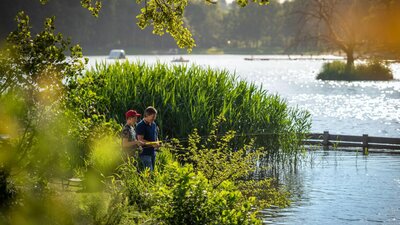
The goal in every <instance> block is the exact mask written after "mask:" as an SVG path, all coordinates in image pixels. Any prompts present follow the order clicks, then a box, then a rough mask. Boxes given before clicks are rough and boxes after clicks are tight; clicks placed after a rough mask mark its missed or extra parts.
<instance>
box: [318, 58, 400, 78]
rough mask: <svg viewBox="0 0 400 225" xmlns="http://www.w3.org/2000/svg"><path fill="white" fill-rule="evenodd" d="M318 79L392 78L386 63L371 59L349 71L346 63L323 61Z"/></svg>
mask: <svg viewBox="0 0 400 225" xmlns="http://www.w3.org/2000/svg"><path fill="white" fill-rule="evenodd" d="M317 79H320V80H347V81H353V80H392V79H393V73H392V71H391V69H390V68H389V67H388V65H387V64H385V63H383V62H381V61H377V60H372V61H369V62H368V63H367V64H359V65H356V66H354V67H353V68H352V69H351V71H350V72H347V71H346V63H344V62H341V61H334V62H330V63H325V64H324V65H323V67H322V71H321V72H320V73H319V74H318V76H317Z"/></svg>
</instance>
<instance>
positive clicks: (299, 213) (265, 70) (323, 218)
mask: <svg viewBox="0 0 400 225" xmlns="http://www.w3.org/2000/svg"><path fill="white" fill-rule="evenodd" d="M174 57H175V56H150V55H144V56H129V57H128V60H129V61H136V60H140V61H144V62H147V63H150V64H152V63H155V62H157V61H160V62H165V63H171V62H170V61H171V60H172V59H173V58H174ZM244 57H246V56H241V55H218V56H209V55H189V56H185V58H186V59H189V60H190V62H189V64H192V63H194V64H198V65H202V66H206V67H207V66H210V67H212V68H217V69H226V70H229V71H231V72H232V73H235V74H236V75H237V76H238V77H239V79H244V80H247V81H250V82H254V83H255V84H257V85H260V86H262V87H263V88H264V89H266V90H268V91H269V92H270V93H277V94H279V95H281V96H282V97H283V98H285V99H286V101H287V102H288V104H289V105H291V106H294V107H299V108H302V109H305V110H308V111H309V112H310V113H311V115H312V121H313V123H312V129H311V131H312V132H323V131H325V130H327V131H329V132H330V133H332V134H351V135H361V134H369V135H373V136H386V137H400V64H392V65H391V67H392V69H393V71H394V77H395V80H393V81H379V82H375V81H368V82H365V81H361V82H337V81H319V80H316V79H315V77H316V75H317V73H318V72H319V70H320V68H321V67H322V64H323V63H324V61H322V60H268V61H245V60H244ZM258 57H277V58H279V57H280V58H284V57H285V56H258ZM105 58H106V57H105V56H103V57H90V61H89V62H90V65H94V64H95V62H96V61H101V60H105ZM325 58H328V57H325ZM107 62H110V63H112V62H113V61H110V60H108V61H107ZM306 158H307V159H306V160H305V161H304V162H303V163H302V165H300V166H299V168H298V170H297V171H296V172H295V173H294V172H292V173H283V174H282V179H281V182H282V183H284V184H285V186H286V187H287V188H288V189H289V191H290V192H291V193H292V200H293V202H292V205H291V206H290V207H288V208H286V209H271V210H267V211H265V212H264V220H265V221H264V222H265V223H267V224H324V225H325V224H400V155H387V154H370V155H369V156H362V154H359V153H355V152H341V151H331V152H322V151H317V152H308V153H307V157H306Z"/></svg>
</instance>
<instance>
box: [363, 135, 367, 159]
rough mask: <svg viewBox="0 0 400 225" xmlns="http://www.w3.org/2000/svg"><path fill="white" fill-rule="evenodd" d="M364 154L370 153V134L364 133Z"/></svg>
mask: <svg viewBox="0 0 400 225" xmlns="http://www.w3.org/2000/svg"><path fill="white" fill-rule="evenodd" d="M362 148H363V154H364V155H368V134H363V147H362Z"/></svg>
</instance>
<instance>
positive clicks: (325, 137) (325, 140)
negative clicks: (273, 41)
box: [322, 131, 329, 150]
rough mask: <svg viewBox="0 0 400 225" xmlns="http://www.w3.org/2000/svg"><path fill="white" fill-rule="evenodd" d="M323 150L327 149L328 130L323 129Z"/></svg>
mask: <svg viewBox="0 0 400 225" xmlns="http://www.w3.org/2000/svg"><path fill="white" fill-rule="evenodd" d="M322 144H323V146H324V150H329V131H324V140H323V141H322Z"/></svg>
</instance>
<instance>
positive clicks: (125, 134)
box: [121, 129, 143, 148]
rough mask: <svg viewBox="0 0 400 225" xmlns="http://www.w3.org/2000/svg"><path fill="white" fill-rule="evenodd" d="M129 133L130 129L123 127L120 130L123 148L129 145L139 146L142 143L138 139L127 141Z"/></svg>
mask: <svg viewBox="0 0 400 225" xmlns="http://www.w3.org/2000/svg"><path fill="white" fill-rule="evenodd" d="M129 135H130V131H129V130H128V129H124V130H122V134H121V136H122V147H123V148H130V147H135V148H137V147H139V146H141V145H142V144H143V143H142V142H140V141H129Z"/></svg>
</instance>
